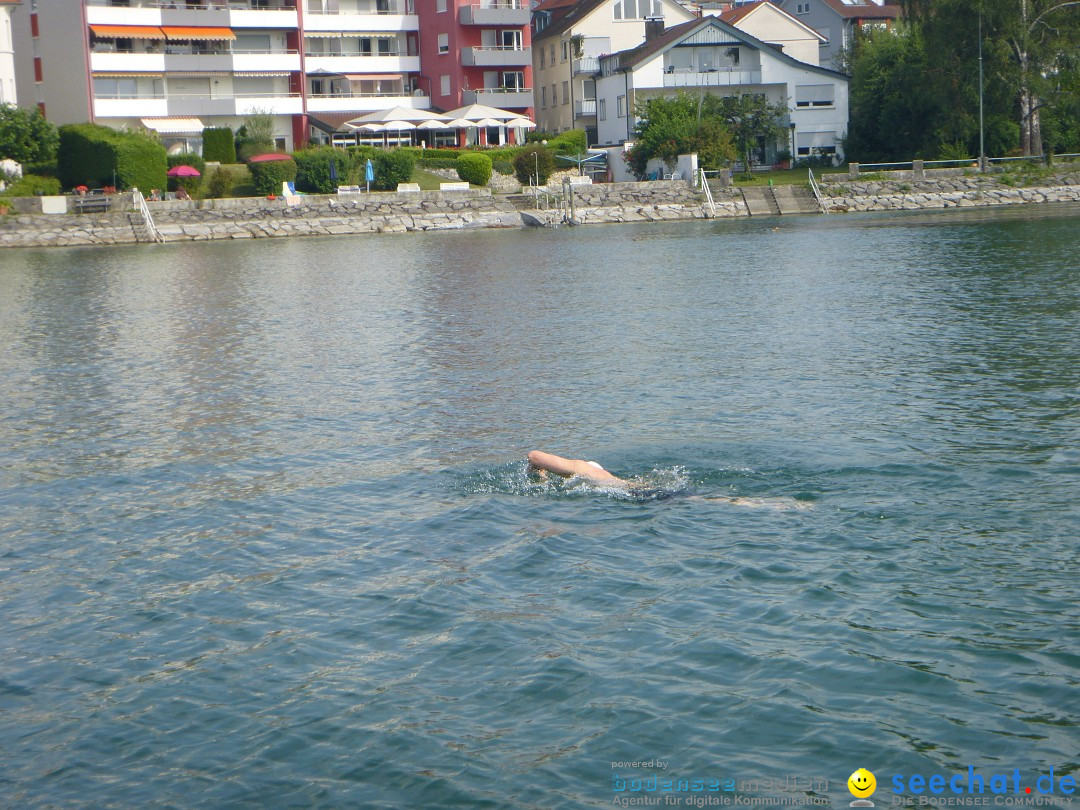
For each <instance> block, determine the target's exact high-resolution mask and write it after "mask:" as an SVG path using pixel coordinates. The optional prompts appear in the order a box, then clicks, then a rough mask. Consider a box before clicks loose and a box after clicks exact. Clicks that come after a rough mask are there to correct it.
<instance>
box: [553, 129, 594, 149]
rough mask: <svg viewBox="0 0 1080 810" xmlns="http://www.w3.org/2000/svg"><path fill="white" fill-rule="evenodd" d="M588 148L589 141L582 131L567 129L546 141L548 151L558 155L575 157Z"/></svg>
mask: <svg viewBox="0 0 1080 810" xmlns="http://www.w3.org/2000/svg"><path fill="white" fill-rule="evenodd" d="M588 147H589V141H588V138H587V136H586V134H585V130H583V129H568V130H566V132H561V133H559V134H558V135H556V136H555V137H554V138H550V139H548V149H553V150H555V153H556V154H559V155H576V154H579V153H582V152H584V151H585V150H586V149H588Z"/></svg>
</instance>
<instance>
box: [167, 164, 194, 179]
mask: <svg viewBox="0 0 1080 810" xmlns="http://www.w3.org/2000/svg"><path fill="white" fill-rule="evenodd" d="M167 174H168V175H169V177H201V176H202V173H201V172H200V171H199V170H198V169H196V168H195V167H194V166H173V167H172V168H171V169H169V171H168V172H167Z"/></svg>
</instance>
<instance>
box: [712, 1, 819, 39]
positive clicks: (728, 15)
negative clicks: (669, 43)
mask: <svg viewBox="0 0 1080 810" xmlns="http://www.w3.org/2000/svg"><path fill="white" fill-rule="evenodd" d="M762 6H768V7H769V8H771V9H772V10H773V11H775V12H777V13H778V14H782V15H783V16H784V17H786V18H787V19H788V20H790V21H791V22H793V23H795V24H796V25H798V26H799V27H800V28H802V29H803V30H804V31H806V32H807V33H809V34H810V35H811V36H813V37H815V38H817V39H818V40H820V41H821V42H827V41H828V40H827V38H826V37H824V36H822V35H821V34H820V33H819V32H817V31H815V30H814V29H813V28H811V27H810V26H808V25H807V24H806V23H804V22H803V21H802V20H800V19H799V18H798V17H792V16H791V15H790V14H788V13H787V12H786V11H784V10H783V9H782V8H780V7H779V6H776V5H773V4H772V3H770V2H769V0H759V2H757V3H747V4H746V5H745V6H739V7H738V8H732V9H728V10H727V11H725V12H724V13H723V14H719V15H716V16H719V17H720V19H721V20H723V21H724V22H726V23H727V24H728V25H734V26H735V27H736V28H740V27H741V26H740V25H739V23H740V22H741V21H742V20H744V19H746V18H747V17H749V16H750V14H751V13H753V12H755V11H757V10H758V9H759V8H761V7H762Z"/></svg>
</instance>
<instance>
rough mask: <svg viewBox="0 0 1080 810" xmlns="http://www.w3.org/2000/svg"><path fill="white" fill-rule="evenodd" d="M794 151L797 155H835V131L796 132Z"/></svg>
mask: <svg viewBox="0 0 1080 810" xmlns="http://www.w3.org/2000/svg"><path fill="white" fill-rule="evenodd" d="M795 152H796V153H797V154H799V155H803V156H809V155H835V154H836V133H835V132H796V133H795Z"/></svg>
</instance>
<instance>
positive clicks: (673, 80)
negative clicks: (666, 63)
mask: <svg viewBox="0 0 1080 810" xmlns="http://www.w3.org/2000/svg"><path fill="white" fill-rule="evenodd" d="M750 84H761V71H760V70H749V69H745V68H739V67H721V68H706V69H705V70H698V71H695V70H683V71H678V70H672V69H670V68H669V69H668V71H667V72H665V73H664V87H735V86H742V85H750Z"/></svg>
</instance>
